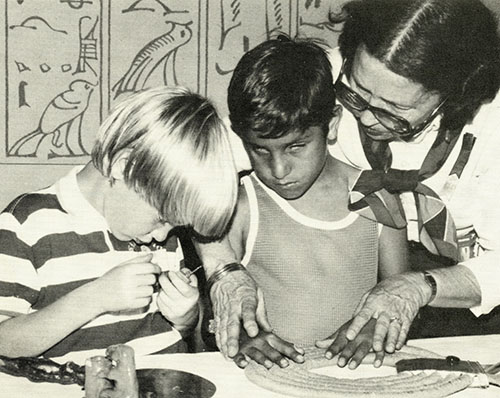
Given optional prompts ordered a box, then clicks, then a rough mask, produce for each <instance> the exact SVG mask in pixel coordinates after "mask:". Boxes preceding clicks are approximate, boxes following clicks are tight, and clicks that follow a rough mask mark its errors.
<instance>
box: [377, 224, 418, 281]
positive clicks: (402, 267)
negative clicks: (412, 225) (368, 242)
mask: <svg viewBox="0 0 500 398" xmlns="http://www.w3.org/2000/svg"><path fill="white" fill-rule="evenodd" d="M409 270H410V264H409V256H408V241H407V235H406V228H402V229H396V228H391V227H387V226H382V230H381V232H380V236H379V268H378V275H379V280H382V279H386V278H388V277H390V276H392V275H396V274H400V273H402V272H407V271H409Z"/></svg>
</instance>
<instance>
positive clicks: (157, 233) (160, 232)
mask: <svg viewBox="0 0 500 398" xmlns="http://www.w3.org/2000/svg"><path fill="white" fill-rule="evenodd" d="M172 229H173V227H172V226H171V225H170V224H164V225H162V226H161V227H159V228H156V229H155V230H154V231H153V232H152V233H151V236H152V237H153V239H154V240H156V241H157V242H163V241H164V240H165V239H167V236H168V233H169V232H170V231H171V230H172Z"/></svg>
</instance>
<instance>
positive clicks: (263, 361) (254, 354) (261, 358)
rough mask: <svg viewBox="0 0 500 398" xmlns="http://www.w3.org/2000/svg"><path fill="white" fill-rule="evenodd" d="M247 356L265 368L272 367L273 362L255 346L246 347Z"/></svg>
mask: <svg viewBox="0 0 500 398" xmlns="http://www.w3.org/2000/svg"><path fill="white" fill-rule="evenodd" d="M247 356H248V357H250V358H252V359H253V360H254V361H255V362H257V363H258V364H260V365H262V366H265V367H266V368H267V369H270V368H272V367H273V362H272V361H270V360H269V359H268V358H267V356H265V355H264V354H263V353H262V352H261V351H260V350H258V349H257V348H255V347H251V348H249V349H248V352H247Z"/></svg>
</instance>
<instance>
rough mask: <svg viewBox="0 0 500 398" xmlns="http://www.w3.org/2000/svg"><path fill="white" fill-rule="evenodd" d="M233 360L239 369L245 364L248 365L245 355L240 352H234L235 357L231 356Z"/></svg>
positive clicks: (243, 367)
mask: <svg viewBox="0 0 500 398" xmlns="http://www.w3.org/2000/svg"><path fill="white" fill-rule="evenodd" d="M233 361H234V363H236V365H237V366H238V367H239V368H241V369H245V368H246V366H247V365H248V361H247V360H246V358H245V355H243V354H241V353H238V354H236V355H235V357H234V358H233Z"/></svg>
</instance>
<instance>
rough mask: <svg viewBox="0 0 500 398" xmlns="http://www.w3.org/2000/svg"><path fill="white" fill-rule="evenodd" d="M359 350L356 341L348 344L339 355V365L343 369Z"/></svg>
mask: <svg viewBox="0 0 500 398" xmlns="http://www.w3.org/2000/svg"><path fill="white" fill-rule="evenodd" d="M357 348H358V343H357V342H356V341H350V342H348V343H347V344H346V346H345V347H344V348H343V349H342V351H341V352H340V354H339V359H338V360H337V365H339V366H340V367H341V368H343V367H344V366H345V365H347V363H348V362H349V360H350V359H351V358H352V356H353V355H354V353H355V352H356V350H357Z"/></svg>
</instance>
